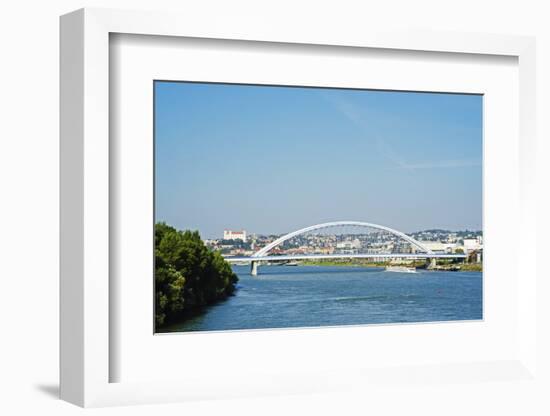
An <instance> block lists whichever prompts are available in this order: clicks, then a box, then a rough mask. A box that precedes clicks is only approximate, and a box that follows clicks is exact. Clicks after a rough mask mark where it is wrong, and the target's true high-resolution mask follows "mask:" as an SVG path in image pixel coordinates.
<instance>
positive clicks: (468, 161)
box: [155, 82, 482, 238]
mask: <svg viewBox="0 0 550 416" xmlns="http://www.w3.org/2000/svg"><path fill="white" fill-rule="evenodd" d="M481 195H482V96H480V95H465V94H441V93H414V92H389V91H370V90H342V89H320V88H299V87H267V86H248V85H247V86H244V85H228V84H204V83H181V82H177V83H174V82H155V216H156V218H155V220H156V221H165V222H167V223H169V224H171V225H174V226H175V227H177V228H180V229H193V230H195V229H196V230H199V231H200V233H201V235H202V236H203V238H219V236H220V234H221V233H222V232H223V229H232V230H240V229H245V230H248V231H249V232H254V233H257V234H264V235H268V234H282V233H285V232H288V231H290V230H293V229H299V228H301V227H304V226H307V225H310V224H315V223H322V222H327V221H331V220H342V219H346V220H360V221H368V222H374V223H378V224H383V225H386V226H389V227H392V228H396V229H399V230H402V231H404V232H408V233H410V232H415V231H420V230H427V229H436V228H437V229H449V230H466V229H468V230H481V229H482V197H481Z"/></svg>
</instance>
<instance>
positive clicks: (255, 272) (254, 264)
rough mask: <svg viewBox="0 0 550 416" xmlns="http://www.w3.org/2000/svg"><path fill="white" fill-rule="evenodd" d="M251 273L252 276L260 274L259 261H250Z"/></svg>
mask: <svg viewBox="0 0 550 416" xmlns="http://www.w3.org/2000/svg"><path fill="white" fill-rule="evenodd" d="M250 275H251V276H258V262H257V261H251V262H250Z"/></svg>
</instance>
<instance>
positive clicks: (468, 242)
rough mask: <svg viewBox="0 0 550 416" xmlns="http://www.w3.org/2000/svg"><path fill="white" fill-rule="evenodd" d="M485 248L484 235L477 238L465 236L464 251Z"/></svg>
mask: <svg viewBox="0 0 550 416" xmlns="http://www.w3.org/2000/svg"><path fill="white" fill-rule="evenodd" d="M482 248H483V239H482V237H477V238H465V239H464V252H465V253H467V254H468V253H471V252H472V251H476V250H480V249H482Z"/></svg>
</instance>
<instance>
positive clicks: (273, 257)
mask: <svg viewBox="0 0 550 416" xmlns="http://www.w3.org/2000/svg"><path fill="white" fill-rule="evenodd" d="M350 226H351V227H359V228H365V229H374V230H377V231H378V232H387V233H389V234H391V235H393V236H394V237H397V238H398V239H399V240H403V241H406V242H407V243H409V244H410V246H411V251H412V252H411V253H379V252H376V253H372V252H371V253H331V254H283V255H279V254H270V253H271V252H272V251H274V250H275V249H276V248H277V247H279V246H281V245H283V244H284V243H285V242H286V241H288V240H290V239H292V238H295V237H299V236H302V235H304V234H308V233H311V232H316V231H320V230H327V229H330V228H336V227H350ZM465 257H466V256H465V255H464V254H447V253H434V252H433V251H432V250H430V249H429V248H428V247H426V246H425V245H423V244H422V243H421V242H419V241H417V240H415V239H414V238H412V237H410V236H408V235H406V234H405V233H403V232H401V231H398V230H395V229H393V228H390V227H386V226H383V225H379V224H373V223H369V222H362V221H334V222H327V223H322V224H316V225H312V226H309V227H305V228H301V229H299V230H296V231H293V232H291V233H288V234H285V235H283V236H282V237H279V238H277V239H276V240H274V241H273V242H271V243H269V244H268V245H266V246H265V247H263V248H261V249H260V250H258V251H257V252H255V253H254V254H253V255H252V256H250V257H226V258H225V260H226V261H228V262H230V263H250V266H251V267H250V273H251V274H252V275H253V276H256V275H257V273H258V265H259V264H260V262H262V263H270V262H290V261H295V260H323V259H342V258H376V259H411V260H414V259H427V260H428V259H429V260H431V261H432V264H435V259H437V258H465Z"/></svg>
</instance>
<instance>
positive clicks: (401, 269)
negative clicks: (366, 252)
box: [386, 266, 416, 273]
mask: <svg viewBox="0 0 550 416" xmlns="http://www.w3.org/2000/svg"><path fill="white" fill-rule="evenodd" d="M386 271H387V272H397V273H416V267H408V266H386Z"/></svg>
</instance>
